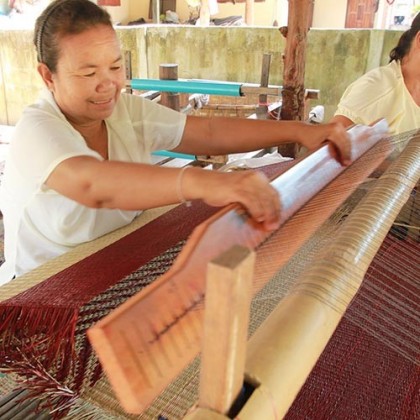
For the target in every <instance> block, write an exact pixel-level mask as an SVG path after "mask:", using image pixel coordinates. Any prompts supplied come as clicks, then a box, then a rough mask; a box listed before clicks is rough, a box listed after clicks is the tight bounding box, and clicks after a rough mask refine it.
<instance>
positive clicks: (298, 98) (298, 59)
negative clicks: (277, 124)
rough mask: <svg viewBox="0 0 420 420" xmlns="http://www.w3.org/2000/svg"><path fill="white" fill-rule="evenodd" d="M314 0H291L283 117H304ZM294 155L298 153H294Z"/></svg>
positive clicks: (302, 118)
mask: <svg viewBox="0 0 420 420" xmlns="http://www.w3.org/2000/svg"><path fill="white" fill-rule="evenodd" d="M310 2H311V0H289V18H288V27H287V30H286V31H285V33H286V50H285V56H284V71H283V91H282V107H281V113H280V117H281V119H282V120H300V121H303V120H304V115H305V99H304V98H305V87H304V78H305V59H306V38H307V33H308V13H309V7H310ZM293 149H294V146H293ZM283 153H284V151H283ZM294 156H295V153H293V156H292V157H294Z"/></svg>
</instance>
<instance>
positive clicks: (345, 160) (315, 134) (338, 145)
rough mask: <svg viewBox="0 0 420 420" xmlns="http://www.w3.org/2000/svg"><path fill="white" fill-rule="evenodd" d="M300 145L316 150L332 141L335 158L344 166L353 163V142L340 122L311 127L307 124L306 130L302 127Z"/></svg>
mask: <svg viewBox="0 0 420 420" xmlns="http://www.w3.org/2000/svg"><path fill="white" fill-rule="evenodd" d="M298 141H299V143H300V144H302V145H303V146H305V147H306V148H308V149H309V150H314V149H316V148H318V147H319V146H320V145H321V144H322V143H324V142H326V141H330V142H331V143H332V145H333V146H334V147H333V149H334V151H335V156H334V157H335V158H336V159H337V160H338V161H339V162H340V163H341V164H342V165H349V164H350V163H351V156H352V153H351V148H352V145H351V141H350V136H349V135H348V133H347V130H346V129H345V127H344V126H343V125H342V124H340V123H338V122H330V123H327V124H320V125H310V124H306V128H305V127H302V130H300V131H299V139H298Z"/></svg>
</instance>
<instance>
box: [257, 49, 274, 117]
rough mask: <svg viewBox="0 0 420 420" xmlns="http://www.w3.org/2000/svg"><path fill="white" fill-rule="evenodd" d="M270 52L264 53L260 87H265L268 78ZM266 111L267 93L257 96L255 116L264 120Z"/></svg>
mask: <svg viewBox="0 0 420 420" xmlns="http://www.w3.org/2000/svg"><path fill="white" fill-rule="evenodd" d="M270 64H271V54H264V56H263V62H262V69H261V85H260V86H261V87H267V86H268V81H269V78H270ZM267 112H268V103H267V95H264V94H262V95H259V96H258V107H257V109H256V114H257V118H258V119H259V120H266V119H267Z"/></svg>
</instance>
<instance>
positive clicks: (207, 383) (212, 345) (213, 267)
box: [198, 245, 255, 414]
mask: <svg viewBox="0 0 420 420" xmlns="http://www.w3.org/2000/svg"><path fill="white" fill-rule="evenodd" d="M254 264H255V252H253V251H250V250H249V249H248V248H245V247H243V246H239V245H234V246H233V247H232V248H230V249H229V250H228V251H226V252H224V253H223V254H222V255H220V256H219V257H218V258H215V259H214V260H213V261H212V262H210V263H209V265H208V271H207V279H206V297H205V314H204V334H203V346H202V352H201V368H200V391H199V401H198V406H199V407H202V408H208V409H211V410H213V411H215V412H217V413H220V414H227V413H228V412H229V409H230V408H231V407H232V404H233V403H234V401H235V399H236V398H237V396H238V395H239V393H240V391H241V389H242V386H243V380H244V367H245V359H246V344H247V339H248V324H249V314H250V305H251V296H252V279H253V271H254Z"/></svg>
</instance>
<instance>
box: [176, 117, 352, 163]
mask: <svg viewBox="0 0 420 420" xmlns="http://www.w3.org/2000/svg"><path fill="white" fill-rule="evenodd" d="M324 141H330V142H332V143H333V144H334V145H335V147H336V149H337V151H338V159H339V161H340V162H341V163H343V164H349V163H350V156H351V143H350V139H349V136H348V134H347V132H346V130H345V128H344V127H343V126H342V125H341V124H339V123H336V122H332V123H328V124H320V125H310V124H308V123H304V122H300V121H274V120H253V119H245V118H228V117H215V118H208V117H197V116H188V117H187V122H186V125H185V129H184V133H183V136H182V139H181V142H180V144H179V145H178V146H177V147H176V148H175V149H174V150H175V151H177V152H182V153H191V154H195V155H224V154H229V153H241V152H249V151H253V150H258V149H262V148H269V147H275V146H278V145H279V144H281V143H285V142H296V143H299V144H301V145H302V146H305V147H307V148H308V149H309V150H313V149H316V148H317V147H318V146H319V145H320V144H321V143H323V142H324Z"/></svg>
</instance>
